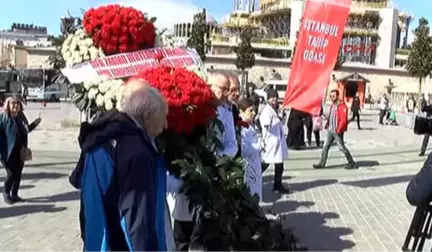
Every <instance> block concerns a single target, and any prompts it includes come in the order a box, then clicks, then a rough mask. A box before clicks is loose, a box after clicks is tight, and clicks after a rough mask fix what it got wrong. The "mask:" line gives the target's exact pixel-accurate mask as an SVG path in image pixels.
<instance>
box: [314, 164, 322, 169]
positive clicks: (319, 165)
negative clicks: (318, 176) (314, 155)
mask: <svg viewBox="0 0 432 252" xmlns="http://www.w3.org/2000/svg"><path fill="white" fill-rule="evenodd" d="M312 167H313V168H314V169H323V168H325V165H322V164H314V165H312Z"/></svg>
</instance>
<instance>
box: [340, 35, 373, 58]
mask: <svg viewBox="0 0 432 252" xmlns="http://www.w3.org/2000/svg"><path fill="white" fill-rule="evenodd" d="M341 50H342V55H343V56H344V58H345V61H346V62H359V63H365V64H370V65H374V64H375V57H376V38H374V37H345V38H343V39H342V47H341Z"/></svg>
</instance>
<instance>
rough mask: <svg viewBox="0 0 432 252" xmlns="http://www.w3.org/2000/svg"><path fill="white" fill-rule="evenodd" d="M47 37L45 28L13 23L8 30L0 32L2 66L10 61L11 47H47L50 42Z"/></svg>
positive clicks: (0, 59)
mask: <svg viewBox="0 0 432 252" xmlns="http://www.w3.org/2000/svg"><path fill="white" fill-rule="evenodd" d="M48 37H49V35H48V32H47V28H46V27H39V26H34V25H29V24H18V23H14V24H12V26H11V28H10V29H9V30H3V31H0V61H1V62H2V65H5V64H6V62H7V61H8V60H10V59H11V57H12V55H11V53H12V51H11V48H12V46H24V47H35V48H40V47H49V46H51V45H52V42H51V41H50V40H49V39H48ZM6 65H7V64H6Z"/></svg>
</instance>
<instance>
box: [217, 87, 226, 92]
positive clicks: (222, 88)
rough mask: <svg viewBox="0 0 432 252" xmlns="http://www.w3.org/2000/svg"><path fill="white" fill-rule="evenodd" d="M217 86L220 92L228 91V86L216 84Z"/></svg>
mask: <svg viewBox="0 0 432 252" xmlns="http://www.w3.org/2000/svg"><path fill="white" fill-rule="evenodd" d="M216 87H217V88H219V89H220V90H221V91H222V92H228V91H229V88H227V87H225V86H216Z"/></svg>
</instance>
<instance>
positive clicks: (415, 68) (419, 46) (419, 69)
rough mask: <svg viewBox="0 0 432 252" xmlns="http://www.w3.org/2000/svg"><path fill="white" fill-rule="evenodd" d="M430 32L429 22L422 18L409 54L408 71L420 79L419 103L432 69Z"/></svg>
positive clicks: (431, 39)
mask: <svg viewBox="0 0 432 252" xmlns="http://www.w3.org/2000/svg"><path fill="white" fill-rule="evenodd" d="M429 32H430V28H429V22H428V21H427V20H426V19H425V18H421V19H420V20H419V25H418V27H417V28H416V29H415V30H414V35H415V40H414V42H413V43H412V47H411V51H410V53H409V54H408V62H407V66H406V69H407V71H408V73H409V74H410V75H411V76H413V77H416V78H417V79H418V80H419V89H418V104H420V102H421V98H422V95H421V89H422V82H423V80H424V79H425V78H426V77H427V76H429V75H430V74H431V71H432V38H431V37H430V35H429ZM419 109H421V108H420V106H419Z"/></svg>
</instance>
